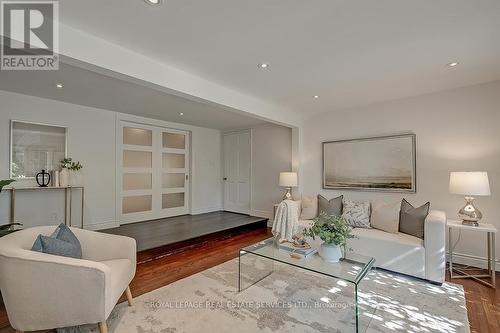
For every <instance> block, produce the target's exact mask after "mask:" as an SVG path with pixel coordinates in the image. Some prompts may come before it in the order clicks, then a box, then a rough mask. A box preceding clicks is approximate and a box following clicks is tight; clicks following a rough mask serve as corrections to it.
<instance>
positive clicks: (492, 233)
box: [446, 220, 497, 288]
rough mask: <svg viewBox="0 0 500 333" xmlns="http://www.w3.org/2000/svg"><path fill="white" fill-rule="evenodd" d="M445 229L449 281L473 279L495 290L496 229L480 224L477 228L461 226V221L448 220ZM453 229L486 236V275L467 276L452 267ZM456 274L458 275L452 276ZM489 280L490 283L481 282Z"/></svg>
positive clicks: (467, 274) (462, 271)
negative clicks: (446, 233) (446, 234)
mask: <svg viewBox="0 0 500 333" xmlns="http://www.w3.org/2000/svg"><path fill="white" fill-rule="evenodd" d="M446 227H447V228H448V252H449V261H450V267H449V271H450V279H465V278H470V279H474V280H476V281H478V282H480V283H482V284H484V285H487V286H488V287H491V288H495V287H496V281H495V237H496V233H497V228H495V226H494V225H492V224H486V223H480V224H479V226H477V227H473V226H470V225H465V224H462V221H457V220H448V221H447V224H446ZM453 229H457V230H467V231H473V232H481V233H484V234H486V239H487V247H488V274H469V273H467V272H465V271H464V270H462V269H459V268H456V267H453V245H452V244H453V235H452V233H453ZM454 272H456V273H458V274H456V275H453V273H454ZM485 278H489V279H490V281H491V283H489V282H487V281H485V280H483V279H485Z"/></svg>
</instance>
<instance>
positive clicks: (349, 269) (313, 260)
mask: <svg viewBox="0 0 500 333" xmlns="http://www.w3.org/2000/svg"><path fill="white" fill-rule="evenodd" d="M245 252H246V253H251V254H254V255H257V256H261V257H264V258H268V259H271V260H275V261H278V262H281V263H284V264H288V265H292V266H295V267H298V268H302V269H305V270H308V271H312V272H315V273H319V274H323V275H327V276H330V277H334V278H339V279H342V280H344V281H347V282H351V283H354V284H356V285H357V284H358V283H359V282H360V281H361V280H362V279H363V278H364V277H365V275H366V274H367V273H368V272H369V271H370V269H371V268H372V266H373V264H374V263H375V259H373V258H371V257H366V256H362V255H360V254H357V253H353V252H350V251H347V253H346V255H345V257H344V258H343V259H341V260H340V261H339V262H338V263H329V262H326V261H324V260H323V259H322V258H321V257H320V256H319V255H318V254H317V253H316V254H313V255H311V256H309V257H307V258H304V259H296V258H292V257H291V256H290V252H288V251H286V250H282V249H279V248H278V247H277V246H276V244H275V240H274V238H268V239H266V240H264V241H262V242H258V243H255V244H252V245H250V246H247V247H244V248H242V249H241V250H240V254H243V253H245Z"/></svg>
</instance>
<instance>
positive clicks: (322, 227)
mask: <svg viewBox="0 0 500 333" xmlns="http://www.w3.org/2000/svg"><path fill="white" fill-rule="evenodd" d="M351 230H352V228H351V226H350V225H349V224H348V223H347V221H346V220H345V218H343V217H342V216H336V215H329V214H326V213H320V214H319V216H318V217H317V218H315V219H314V224H313V225H312V227H311V228H306V229H305V230H304V232H303V234H304V236H310V237H312V238H313V239H316V237H319V238H320V239H321V240H322V241H323V242H324V243H323V244H321V248H320V249H319V254H320V256H321V257H322V258H323V259H324V260H325V261H328V262H333V263H335V262H339V260H340V258H342V249H341V247H344V246H345V244H346V242H347V240H348V239H349V238H354V236H353V235H352V234H351Z"/></svg>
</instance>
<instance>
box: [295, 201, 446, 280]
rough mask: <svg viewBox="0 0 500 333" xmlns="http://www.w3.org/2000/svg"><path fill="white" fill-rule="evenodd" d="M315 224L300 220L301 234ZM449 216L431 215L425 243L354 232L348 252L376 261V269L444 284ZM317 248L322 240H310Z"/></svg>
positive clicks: (375, 231) (386, 234)
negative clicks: (447, 219) (447, 220)
mask: <svg viewBox="0 0 500 333" xmlns="http://www.w3.org/2000/svg"><path fill="white" fill-rule="evenodd" d="M312 223H313V221H312V220H299V231H302V230H303V229H304V228H306V227H310V226H311V224H312ZM445 229H446V214H445V213H444V212H442V211H437V210H433V211H431V212H429V215H427V218H426V220H425V226H424V239H423V240H422V239H420V238H417V237H414V236H410V235H407V234H403V233H389V232H385V231H382V230H378V229H374V228H370V229H366V228H354V229H353V232H352V234H353V235H355V236H356V238H352V239H349V240H348V242H347V246H346V249H352V250H353V251H354V252H356V253H359V254H362V255H365V256H370V257H373V258H375V266H376V267H380V268H383V269H387V270H390V271H394V272H398V273H402V274H406V275H411V276H415V277H417V278H421V279H425V280H429V281H431V282H434V283H443V282H444V277H445V266H446V253H445V248H446V246H445V231H446V230H445ZM307 240H308V241H309V242H310V243H312V244H313V246H318V245H319V244H321V243H322V241H321V240H319V239H316V240H313V239H312V238H308V239H307Z"/></svg>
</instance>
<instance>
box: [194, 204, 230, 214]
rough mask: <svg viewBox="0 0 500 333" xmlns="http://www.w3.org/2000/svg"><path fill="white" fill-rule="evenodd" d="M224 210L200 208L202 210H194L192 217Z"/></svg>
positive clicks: (216, 207) (220, 208)
mask: <svg viewBox="0 0 500 333" xmlns="http://www.w3.org/2000/svg"><path fill="white" fill-rule="evenodd" d="M221 210H223V209H222V207H221V206H212V207H200V208H192V209H191V215H198V214H205V213H211V212H218V211H221Z"/></svg>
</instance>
